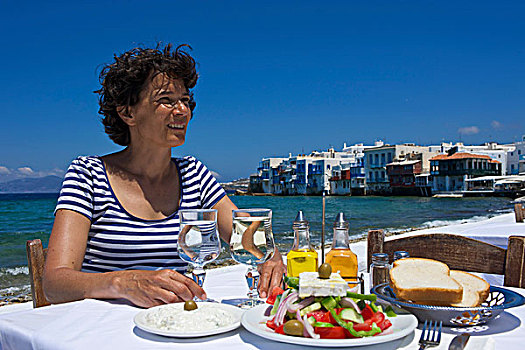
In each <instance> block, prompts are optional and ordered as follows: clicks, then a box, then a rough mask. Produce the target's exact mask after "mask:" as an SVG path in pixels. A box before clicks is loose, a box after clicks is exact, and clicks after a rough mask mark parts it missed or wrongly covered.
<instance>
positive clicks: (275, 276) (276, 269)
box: [258, 248, 286, 298]
mask: <svg viewBox="0 0 525 350" xmlns="http://www.w3.org/2000/svg"><path fill="white" fill-rule="evenodd" d="M258 270H259V273H260V277H259V288H258V290H259V295H260V296H261V298H266V296H267V295H268V294H269V292H271V291H272V289H273V287H276V286H277V287H281V286H282V281H283V275H284V273H285V272H286V265H284V263H283V258H282V256H281V253H279V250H278V249H277V248H275V252H274V254H273V256H272V258H271V259H270V260H268V261H267V262H265V263H264V264H262V265H259V267H258Z"/></svg>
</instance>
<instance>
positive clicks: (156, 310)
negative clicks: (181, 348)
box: [133, 302, 244, 338]
mask: <svg viewBox="0 0 525 350" xmlns="http://www.w3.org/2000/svg"><path fill="white" fill-rule="evenodd" d="M196 304H197V306H198V308H203V309H205V310H206V311H207V314H210V311H211V312H214V311H218V312H219V313H220V312H226V313H228V314H229V315H231V322H228V323H227V324H224V325H221V326H217V327H213V328H208V329H202V330H199V329H191V328H192V326H191V324H192V323H193V324H197V327H198V324H199V323H203V322H202V317H208V316H202V314H201V315H199V314H197V315H196V317H195V320H191V319H190V322H188V323H189V326H188V327H187V329H181V328H178V327H177V329H173V328H175V327H166V326H159V324H160V323H161V322H162V321H160V322H159V321H157V320H155V322H152V319H153V318H161V319H162V318H164V319H165V320H166V321H167V322H166V321H165V323H169V322H172V321H174V318H176V317H178V316H177V315H178V314H177V312H179V311H181V310H182V309H183V307H184V303H175V304H166V305H160V306H155V307H152V308H149V309H146V310H142V311H140V312H139V313H138V314H137V315H135V317H134V319H133V321H134V322H135V325H136V326H137V327H138V328H140V329H141V330H143V331H146V332H149V333H153V334H157V335H162V336H165V337H176V338H195V337H205V336H209V335H214V334H220V333H225V332H229V331H232V330H234V329H237V328H239V326H240V325H241V316H242V314H243V312H244V310H242V309H239V308H238V307H235V306H232V305H226V304H219V303H211V302H197V303H196ZM186 312H187V311H186ZM190 312H191V311H190ZM175 321H176V320H175Z"/></svg>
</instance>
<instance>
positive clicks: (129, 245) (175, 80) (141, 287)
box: [43, 45, 285, 307]
mask: <svg viewBox="0 0 525 350" xmlns="http://www.w3.org/2000/svg"><path fill="white" fill-rule="evenodd" d="M197 78H198V75H197V72H196V69H195V61H194V60H193V58H192V57H191V56H190V55H189V54H187V53H186V52H184V51H183V50H182V46H179V47H178V48H177V49H176V50H175V51H172V50H171V45H167V46H166V47H164V48H163V49H159V48H157V49H140V48H137V49H133V50H131V51H128V52H126V53H124V54H122V55H120V56H119V57H115V62H114V63H112V64H110V65H108V66H106V67H105V68H104V69H103V70H102V72H101V74H100V79H101V84H102V87H101V89H100V90H99V91H97V93H99V94H100V102H99V104H100V111H99V113H100V114H102V115H103V116H104V118H103V120H102V121H103V124H104V127H105V131H106V133H107V134H108V135H109V137H110V138H111V139H112V140H113V141H114V142H115V143H117V144H119V145H122V146H125V148H124V149H123V150H122V151H120V152H116V153H113V154H109V155H105V156H103V157H79V158H77V159H76V160H74V161H73V162H72V164H71V166H70V167H69V169H68V172H67V174H66V176H65V180H64V183H63V187H62V190H61V193H60V197H59V199H58V203H57V207H56V210H55V222H54V225H53V230H52V233H51V237H50V239H49V249H48V253H47V259H46V265H45V269H44V280H43V285H44V291H45V295H46V298H47V299H48V300H49V301H50V302H52V303H60V302H66V301H72V300H79V299H83V298H107V299H111V298H125V299H128V300H129V301H131V302H132V303H134V304H136V305H138V306H142V307H151V306H155V305H159V304H163V303H172V302H179V301H185V300H189V299H192V298H193V297H194V296H197V297H199V298H201V299H205V298H206V294H205V292H204V290H203V289H202V288H200V287H199V286H198V285H197V284H196V283H194V282H193V281H192V280H191V279H189V278H187V277H185V276H184V275H183V274H181V273H182V272H184V271H185V267H186V265H185V263H184V262H183V261H182V260H180V258H179V257H178V254H177V244H176V239H177V235H178V232H179V217H178V211H179V209H183V208H185V209H186V208H214V209H217V211H218V228H219V232H220V236H221V238H222V239H223V240H224V241H226V242H229V239H230V235H231V229H232V218H231V216H232V214H231V213H232V209H236V207H235V205H234V204H233V203H232V202H231V201H230V199H229V198H228V197H227V196H226V194H225V192H224V190H223V189H222V188H221V187H220V185H219V184H217V182H216V181H215V179H214V178H213V176H212V175H211V173H210V172H209V171H208V170H207V169H206V167H205V166H204V165H203V164H202V163H200V162H199V161H198V160H196V159H195V158H193V157H185V158H171V149H172V147H177V146H180V145H182V144H183V143H184V141H185V136H186V129H187V127H188V123H189V121H190V119H191V118H192V112H193V109H194V108H195V105H196V104H195V101H194V99H193V94H192V93H191V91H190V90H191V89H192V88H193V87H194V86H195V84H196V82H197ZM284 271H285V267H284V265H283V262H282V258H281V255H280V254H279V251H277V250H276V251H275V254H274V257H273V258H272V259H271V260H270V261H268V262H267V263H266V264H264V265H263V266H262V270H261V277H260V285H259V291H260V295H261V296H262V297H265V296H266V293H267V291H268V289H270V288H272V287H273V286H276V285H279V284H280V283H281V278H282V275H283V273H284Z"/></svg>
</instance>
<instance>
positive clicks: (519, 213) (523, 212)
mask: <svg viewBox="0 0 525 350" xmlns="http://www.w3.org/2000/svg"><path fill="white" fill-rule="evenodd" d="M514 215H515V216H516V222H523V219H524V218H525V208H524V207H523V204H521V203H516V204H514Z"/></svg>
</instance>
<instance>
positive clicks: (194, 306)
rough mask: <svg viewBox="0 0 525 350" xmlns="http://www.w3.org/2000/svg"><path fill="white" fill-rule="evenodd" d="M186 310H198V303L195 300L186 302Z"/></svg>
mask: <svg viewBox="0 0 525 350" xmlns="http://www.w3.org/2000/svg"><path fill="white" fill-rule="evenodd" d="M184 310H186V311H191V310H197V303H196V302H194V301H193V300H188V301H186V302H184Z"/></svg>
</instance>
